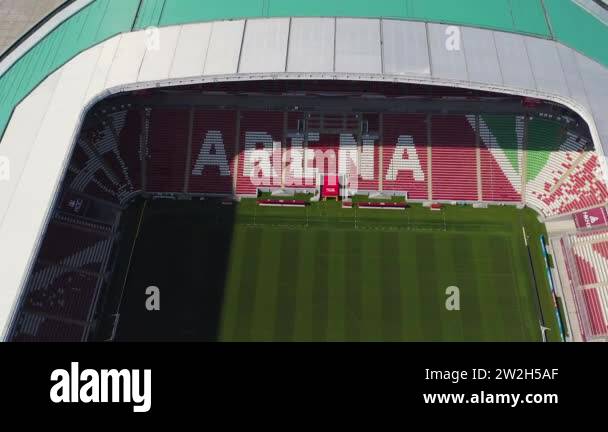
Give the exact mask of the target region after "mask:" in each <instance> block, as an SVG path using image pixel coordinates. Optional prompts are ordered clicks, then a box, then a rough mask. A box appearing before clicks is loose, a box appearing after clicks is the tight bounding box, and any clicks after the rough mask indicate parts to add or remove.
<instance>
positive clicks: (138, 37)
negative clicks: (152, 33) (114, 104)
mask: <svg viewBox="0 0 608 432" xmlns="http://www.w3.org/2000/svg"><path fill="white" fill-rule="evenodd" d="M145 53H146V34H145V33H144V32H143V31H139V32H135V33H125V34H123V35H122V37H121V38H120V41H119V43H118V48H117V49H116V53H115V54H114V60H113V61H112V66H111V67H110V72H109V73H108V80H107V82H106V87H108V88H112V87H116V86H120V85H124V84H130V83H134V82H136V81H137V75H138V74H139V68H140V66H141V62H142V60H143V58H144V54H145Z"/></svg>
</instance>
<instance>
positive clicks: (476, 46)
mask: <svg viewBox="0 0 608 432" xmlns="http://www.w3.org/2000/svg"><path fill="white" fill-rule="evenodd" d="M488 34H490V35H491V33H489V32H488V31H487V30H482V29H478V28H471V27H465V28H463V29H462V38H463V41H464V46H465V47H466V49H465V51H464V52H465V56H466V61H467V72H468V74H469V79H470V80H471V81H475V82H480V83H500V84H502V75H501V73H500V65H499V64H498V55H497V54H496V45H495V44H494V38H493V37H488Z"/></svg>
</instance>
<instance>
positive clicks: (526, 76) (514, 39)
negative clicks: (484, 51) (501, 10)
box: [493, 32, 536, 88]
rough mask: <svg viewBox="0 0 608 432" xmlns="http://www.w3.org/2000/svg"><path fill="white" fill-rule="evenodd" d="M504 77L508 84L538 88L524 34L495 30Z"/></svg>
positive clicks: (499, 60) (495, 41) (495, 40)
mask: <svg viewBox="0 0 608 432" xmlns="http://www.w3.org/2000/svg"><path fill="white" fill-rule="evenodd" d="M493 35H494V43H495V44H496V50H497V52H498V62H499V63H500V70H501V72H502V79H503V82H504V84H505V85H506V86H510V87H515V88H517V87H522V88H536V82H535V81H534V76H533V75H532V69H531V67H530V62H529V60H528V52H527V51H526V45H525V43H524V39H523V36H520V35H516V34H513V33H501V32H493Z"/></svg>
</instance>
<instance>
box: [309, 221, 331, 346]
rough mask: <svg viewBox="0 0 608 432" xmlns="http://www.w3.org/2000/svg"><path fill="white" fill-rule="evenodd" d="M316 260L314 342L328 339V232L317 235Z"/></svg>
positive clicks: (313, 311) (319, 232) (314, 274)
mask: <svg viewBox="0 0 608 432" xmlns="http://www.w3.org/2000/svg"><path fill="white" fill-rule="evenodd" d="M315 244H316V245H315V250H316V255H315V260H314V268H312V269H311V271H312V272H313V278H312V279H313V283H312V314H313V315H312V317H311V319H312V338H313V339H314V340H319V341H320V340H325V339H326V337H327V317H328V307H329V305H328V284H327V278H328V272H329V266H328V262H327V258H328V254H327V253H328V248H329V238H328V233H327V231H324V230H322V231H317V232H316V233H315Z"/></svg>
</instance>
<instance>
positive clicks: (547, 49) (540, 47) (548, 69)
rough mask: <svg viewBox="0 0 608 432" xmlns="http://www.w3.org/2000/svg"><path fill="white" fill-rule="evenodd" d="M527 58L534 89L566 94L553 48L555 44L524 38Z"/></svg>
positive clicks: (560, 64) (543, 40) (566, 89)
mask: <svg viewBox="0 0 608 432" xmlns="http://www.w3.org/2000/svg"><path fill="white" fill-rule="evenodd" d="M526 48H527V49H528V58H529V59H530V64H531V66H532V73H533V74H534V80H535V81H536V88H537V89H538V90H541V91H546V92H550V93H554V94H568V86H567V85H566V79H565V78H564V72H563V70H562V63H561V61H560V59H559V55H558V53H557V48H555V42H553V41H550V40H546V39H539V38H526Z"/></svg>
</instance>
